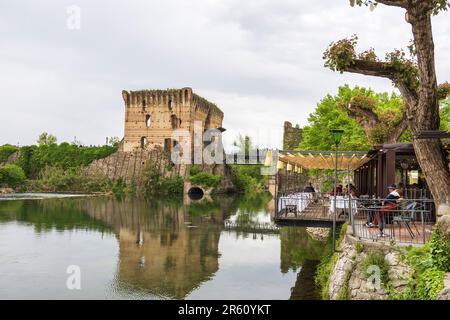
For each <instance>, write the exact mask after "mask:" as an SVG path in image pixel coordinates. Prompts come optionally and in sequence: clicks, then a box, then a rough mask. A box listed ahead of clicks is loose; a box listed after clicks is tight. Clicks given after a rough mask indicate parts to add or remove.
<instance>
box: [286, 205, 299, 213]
mask: <svg viewBox="0 0 450 320" xmlns="http://www.w3.org/2000/svg"><path fill="white" fill-rule="evenodd" d="M289 213H293V214H295V215H297V205H295V204H287V205H286V216H287V215H288V214H289Z"/></svg>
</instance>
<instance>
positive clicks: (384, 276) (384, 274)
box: [361, 252, 390, 288]
mask: <svg viewBox="0 0 450 320" xmlns="http://www.w3.org/2000/svg"><path fill="white" fill-rule="evenodd" d="M370 266H378V267H379V268H380V277H381V279H380V280H381V283H382V284H383V285H384V287H385V288H386V287H388V286H389V284H390V279H389V265H388V263H387V261H386V259H385V258H384V254H382V253H379V252H370V253H369V254H368V255H367V257H366V258H365V259H364V260H363V261H362V263H361V268H362V270H364V272H365V275H366V276H367V277H370V276H372V274H371V273H370V268H369V267H370Z"/></svg>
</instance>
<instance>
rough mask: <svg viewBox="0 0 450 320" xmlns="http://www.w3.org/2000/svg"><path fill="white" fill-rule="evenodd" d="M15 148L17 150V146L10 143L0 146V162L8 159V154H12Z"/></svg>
mask: <svg viewBox="0 0 450 320" xmlns="http://www.w3.org/2000/svg"><path fill="white" fill-rule="evenodd" d="M17 150H18V149H17V147H15V146H13V145H10V144H5V145H3V146H0V163H2V162H5V161H6V160H8V158H9V156H10V155H12V154H13V153H14V152H16V151H17Z"/></svg>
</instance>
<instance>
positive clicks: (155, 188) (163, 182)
mask: <svg viewBox="0 0 450 320" xmlns="http://www.w3.org/2000/svg"><path fill="white" fill-rule="evenodd" d="M183 184H184V183H183V178H181V177H179V176H175V177H163V176H162V175H161V172H160V171H159V169H158V168H157V167H156V166H155V165H154V164H153V163H148V164H147V165H146V167H145V168H144V170H143V174H142V186H141V191H142V192H143V193H145V194H147V195H175V194H177V195H179V194H182V193H183Z"/></svg>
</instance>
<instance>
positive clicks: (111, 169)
mask: <svg viewBox="0 0 450 320" xmlns="http://www.w3.org/2000/svg"><path fill="white" fill-rule="evenodd" d="M148 166H153V167H154V168H156V169H157V170H159V172H160V174H161V176H163V177H166V178H168V177H175V176H180V177H182V178H184V179H186V178H188V177H189V173H190V168H191V165H173V164H172V162H171V161H170V155H169V154H168V152H167V151H164V150H162V149H161V148H154V149H152V150H136V151H131V152H123V151H118V152H116V153H113V154H112V155H110V156H108V157H106V158H103V159H99V160H95V161H94V162H92V163H91V164H90V165H89V166H87V167H86V168H85V170H86V171H87V173H89V174H103V175H106V176H107V177H108V178H110V179H111V180H117V179H119V178H121V179H122V180H123V181H125V182H126V183H127V184H130V183H132V182H133V183H134V184H136V185H139V184H140V183H141V181H142V175H143V171H144V169H145V168H147V167H148ZM196 167H197V168H198V169H199V170H200V171H204V172H208V173H212V174H215V175H219V176H222V180H221V183H220V186H219V188H218V190H217V191H219V192H227V191H229V190H231V189H233V184H232V182H231V178H230V177H231V173H230V172H229V168H228V167H227V166H225V165H220V164H216V165H207V164H202V165H196Z"/></svg>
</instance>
